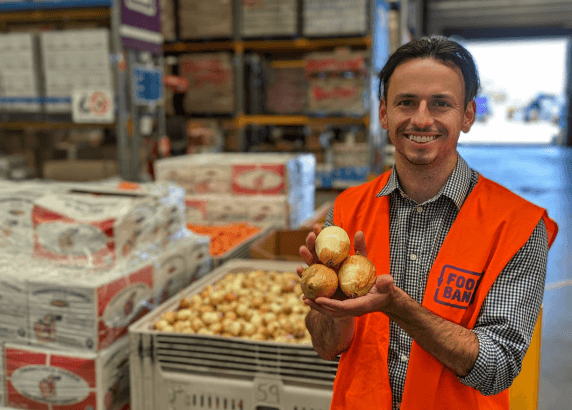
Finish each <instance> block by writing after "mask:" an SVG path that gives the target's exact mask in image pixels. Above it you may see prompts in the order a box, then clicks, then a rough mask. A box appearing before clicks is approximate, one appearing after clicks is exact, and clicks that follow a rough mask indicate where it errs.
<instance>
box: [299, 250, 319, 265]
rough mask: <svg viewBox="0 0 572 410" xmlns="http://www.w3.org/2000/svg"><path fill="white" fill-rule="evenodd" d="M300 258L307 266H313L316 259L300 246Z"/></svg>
mask: <svg viewBox="0 0 572 410" xmlns="http://www.w3.org/2000/svg"><path fill="white" fill-rule="evenodd" d="M300 256H301V257H302V259H304V262H306V264H307V265H308V266H310V265H313V264H314V262H315V261H316V260H317V258H315V257H314V254H313V253H312V252H310V251H309V250H308V248H307V247H305V246H300Z"/></svg>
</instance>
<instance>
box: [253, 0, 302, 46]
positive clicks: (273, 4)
mask: <svg viewBox="0 0 572 410" xmlns="http://www.w3.org/2000/svg"><path fill="white" fill-rule="evenodd" d="M297 32H298V0H242V36H243V37H246V38H249V37H266V36H272V37H282V36H289V37H290V36H295V35H296V34H297Z"/></svg>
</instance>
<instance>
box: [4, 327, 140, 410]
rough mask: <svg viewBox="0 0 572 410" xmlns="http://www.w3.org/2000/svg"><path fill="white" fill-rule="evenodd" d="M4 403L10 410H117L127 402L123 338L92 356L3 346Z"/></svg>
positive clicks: (127, 387) (127, 375) (125, 353)
mask: <svg viewBox="0 0 572 410" xmlns="http://www.w3.org/2000/svg"><path fill="white" fill-rule="evenodd" d="M3 356H4V362H5V363H4V364H5V369H6V375H5V377H6V383H5V384H6V404H7V405H8V406H10V407H11V408H21V409H38V410H44V409H45V410H57V409H72V408H73V409H93V410H119V409H124V408H126V407H125V406H126V402H127V401H128V400H129V361H128V360H129V349H128V338H127V337H124V338H122V339H120V340H118V341H117V342H116V343H114V344H113V345H112V346H110V347H109V348H108V349H105V350H103V351H101V352H99V353H97V354H95V353H89V352H79V351H73V350H69V349H66V350H52V349H49V348H42V347H36V346H26V345H21V344H11V343H9V344H6V345H5V352H4V355H3Z"/></svg>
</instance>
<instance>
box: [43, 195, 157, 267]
mask: <svg viewBox="0 0 572 410" xmlns="http://www.w3.org/2000/svg"><path fill="white" fill-rule="evenodd" d="M158 202H159V201H158V198H157V197H155V196H153V195H130V194H127V193H123V194H122V195H120V194H115V195H102V194H91V193H65V194H52V195H46V196H43V197H42V198H40V199H38V200H36V201H35V203H34V208H33V209H32V229H33V232H34V250H33V254H32V256H33V257H34V258H37V259H45V260H50V261H52V262H56V263H58V264H62V265H71V266H84V267H85V266H89V267H99V268H109V267H113V266H115V264H116V263H117V262H119V261H121V260H124V259H125V258H127V257H129V256H130V255H131V253H132V252H133V251H134V250H135V249H137V248H139V247H142V246H143V245H144V244H143V241H142V239H141V238H142V237H143V235H142V234H143V233H145V232H149V231H151V232H153V231H155V229H156V228H157V224H159V223H160V222H162V221H161V220H157V219H156V218H153V215H156V213H157V209H158V208H159V203H158ZM165 236H166V235H163V237H162V238H159V240H157V242H160V240H162V239H164V237H165Z"/></svg>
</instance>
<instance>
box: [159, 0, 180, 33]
mask: <svg viewBox="0 0 572 410" xmlns="http://www.w3.org/2000/svg"><path fill="white" fill-rule="evenodd" d="M161 33H162V34H163V38H164V39H165V41H175V40H176V39H177V30H176V25H175V0H161Z"/></svg>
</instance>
